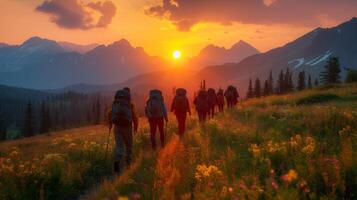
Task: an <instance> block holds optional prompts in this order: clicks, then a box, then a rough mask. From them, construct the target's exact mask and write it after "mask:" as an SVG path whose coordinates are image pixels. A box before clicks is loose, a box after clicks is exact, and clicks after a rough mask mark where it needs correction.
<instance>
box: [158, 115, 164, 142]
mask: <svg viewBox="0 0 357 200" xmlns="http://www.w3.org/2000/svg"><path fill="white" fill-rule="evenodd" d="M157 125H158V127H159V132H160V141H161V147H164V146H165V133H164V118H163V117H161V118H159V119H157Z"/></svg>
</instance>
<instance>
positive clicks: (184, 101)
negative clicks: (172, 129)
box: [171, 88, 191, 136]
mask: <svg viewBox="0 0 357 200" xmlns="http://www.w3.org/2000/svg"><path fill="white" fill-rule="evenodd" d="M186 93H187V91H186V90H185V89H183V88H178V89H176V95H175V97H174V99H173V100H172V104H171V112H174V113H175V115H176V119H177V122H178V130H179V135H180V136H183V134H184V133H185V129H186V118H187V113H189V114H190V115H191V109H190V103H189V102H188V98H187V97H186Z"/></svg>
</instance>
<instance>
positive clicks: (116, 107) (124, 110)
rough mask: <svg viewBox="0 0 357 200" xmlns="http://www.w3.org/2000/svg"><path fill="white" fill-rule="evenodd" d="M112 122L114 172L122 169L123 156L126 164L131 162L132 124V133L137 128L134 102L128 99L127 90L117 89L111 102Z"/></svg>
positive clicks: (128, 164)
mask: <svg viewBox="0 0 357 200" xmlns="http://www.w3.org/2000/svg"><path fill="white" fill-rule="evenodd" d="M112 122H113V124H114V125H115V127H114V136H115V148H114V155H115V158H114V172H115V173H117V174H120V173H121V170H122V169H123V163H122V160H123V158H124V156H125V161H126V165H127V166H128V167H129V166H130V164H131V156H132V146H133V126H134V133H136V132H137V129H138V117H137V115H136V111H135V107H134V104H133V103H132V102H131V100H130V93H129V92H128V90H118V91H117V92H116V94H115V98H114V102H113V104H112Z"/></svg>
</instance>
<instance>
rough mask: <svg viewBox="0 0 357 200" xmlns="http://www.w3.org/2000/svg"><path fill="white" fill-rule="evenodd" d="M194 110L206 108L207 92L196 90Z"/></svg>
mask: <svg viewBox="0 0 357 200" xmlns="http://www.w3.org/2000/svg"><path fill="white" fill-rule="evenodd" d="M195 106H196V110H199V111H205V110H208V100H207V93H206V91H204V90H201V91H199V92H198V96H197V97H196V99H195Z"/></svg>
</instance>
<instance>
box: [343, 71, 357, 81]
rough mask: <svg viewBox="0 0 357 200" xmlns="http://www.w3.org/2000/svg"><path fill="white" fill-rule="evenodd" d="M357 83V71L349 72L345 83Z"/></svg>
mask: <svg viewBox="0 0 357 200" xmlns="http://www.w3.org/2000/svg"><path fill="white" fill-rule="evenodd" d="M353 82H357V70H352V69H350V70H348V72H347V76H346V80H345V83H353Z"/></svg>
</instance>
